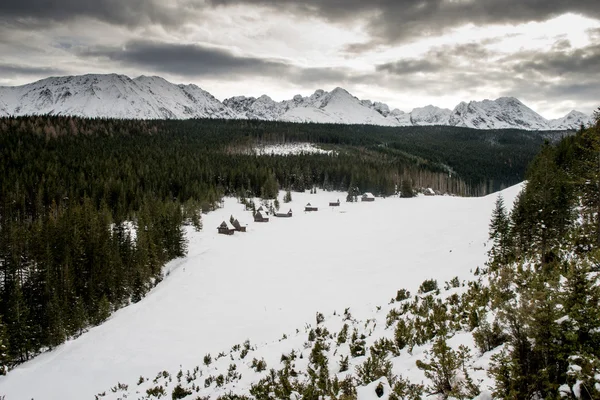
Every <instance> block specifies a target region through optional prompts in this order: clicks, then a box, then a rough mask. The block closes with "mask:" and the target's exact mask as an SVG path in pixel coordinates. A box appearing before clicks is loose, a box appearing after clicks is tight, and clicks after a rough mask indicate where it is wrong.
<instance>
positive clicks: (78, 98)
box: [0, 74, 591, 130]
mask: <svg viewBox="0 0 600 400" xmlns="http://www.w3.org/2000/svg"><path fill="white" fill-rule="evenodd" d="M32 114H54V115H76V116H84V117H107V118H141V119H156V118H172V119H186V118H250V119H260V120H269V121H275V120H281V121H292V122H321V123H341V124H373V125H384V126H411V125H451V126H463V127H470V128H477V129H499V128H500V129H502V128H518V129H530V130H565V129H578V128H579V126H580V125H581V123H584V124H588V123H589V122H590V120H591V117H589V116H586V115H585V114H582V113H580V112H577V111H572V112H570V113H569V114H568V115H566V116H565V117H563V118H559V119H556V120H550V121H548V120H546V119H545V118H543V117H542V116H540V115H539V114H537V113H536V112H534V111H533V110H531V109H530V108H528V107H527V106H525V105H524V104H523V103H521V102H520V101H519V100H517V99H515V98H512V97H501V98H499V99H496V100H483V101H480V102H477V101H472V102H469V103H465V102H463V103H460V104H459V105H457V106H456V107H455V108H454V110H452V111H451V110H448V109H442V108H439V107H435V106H432V105H429V106H426V107H420V108H415V109H414V110H412V111H411V112H410V113H405V112H403V111H400V110H398V109H394V110H390V107H389V106H388V105H387V104H384V103H381V102H377V101H376V102H372V101H371V100H360V99H358V98H356V97H354V96H353V95H352V94H350V93H348V92H347V91H346V90H345V89H342V88H339V87H338V88H335V89H334V90H332V91H331V92H326V91H324V90H321V89H319V90H317V91H315V92H314V93H313V94H312V95H310V96H306V97H303V96H301V95H296V96H294V97H293V98H292V99H290V100H283V101H279V102H277V101H274V100H273V99H272V98H270V97H269V96H267V95H262V96H260V97H258V98H254V97H244V96H237V97H231V98H228V99H225V100H224V101H223V102H220V101H219V100H217V99H216V98H215V97H213V96H212V95H211V94H210V93H208V92H206V91H204V90H202V89H201V88H199V87H198V86H196V85H175V84H172V83H170V82H168V81H166V80H164V79H162V78H160V77H155V76H154V77H147V76H140V77H138V78H135V79H130V78H129V77H127V76H124V75H116V74H109V75H81V76H65V77H53V78H47V79H42V80H40V81H37V82H34V83H30V84H27V85H24V86H16V87H0V116H2V115H32Z"/></svg>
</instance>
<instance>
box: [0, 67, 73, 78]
mask: <svg viewBox="0 0 600 400" xmlns="http://www.w3.org/2000/svg"><path fill="white" fill-rule="evenodd" d="M64 73H65V71H64V70H61V69H57V68H49V67H32V66H27V65H17V64H0V76H2V77H3V78H12V77H15V76H37V75H61V74H64Z"/></svg>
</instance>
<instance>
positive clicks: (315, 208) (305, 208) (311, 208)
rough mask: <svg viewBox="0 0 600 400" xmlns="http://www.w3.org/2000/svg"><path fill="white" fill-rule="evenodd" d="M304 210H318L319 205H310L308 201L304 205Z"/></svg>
mask: <svg viewBox="0 0 600 400" xmlns="http://www.w3.org/2000/svg"><path fill="white" fill-rule="evenodd" d="M304 211H319V207H315V206H313V205H311V204H310V203H308V204H307V205H306V206H305V207H304Z"/></svg>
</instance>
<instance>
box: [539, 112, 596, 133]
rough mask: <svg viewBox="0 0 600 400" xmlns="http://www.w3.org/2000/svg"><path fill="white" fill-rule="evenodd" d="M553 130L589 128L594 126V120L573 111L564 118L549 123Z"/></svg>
mask: <svg viewBox="0 0 600 400" xmlns="http://www.w3.org/2000/svg"><path fill="white" fill-rule="evenodd" d="M548 123H549V124H550V128H551V129H555V130H561V129H579V128H580V127H581V125H584V126H588V125H591V124H592V118H591V117H590V116H589V115H586V114H584V113H582V112H579V111H575V110H573V111H571V112H570V113H568V114H567V115H565V116H564V117H562V118H557V119H551V120H550V121H548Z"/></svg>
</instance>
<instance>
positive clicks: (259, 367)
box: [251, 358, 267, 372]
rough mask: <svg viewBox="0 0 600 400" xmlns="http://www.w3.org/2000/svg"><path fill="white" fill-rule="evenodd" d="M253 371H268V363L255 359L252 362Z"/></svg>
mask: <svg viewBox="0 0 600 400" xmlns="http://www.w3.org/2000/svg"><path fill="white" fill-rule="evenodd" d="M251 367H252V369H254V371H256V372H262V371H264V370H266V369H267V362H266V361H265V360H264V359H262V360H257V359H256V358H254V359H253V360H252V365H251Z"/></svg>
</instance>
